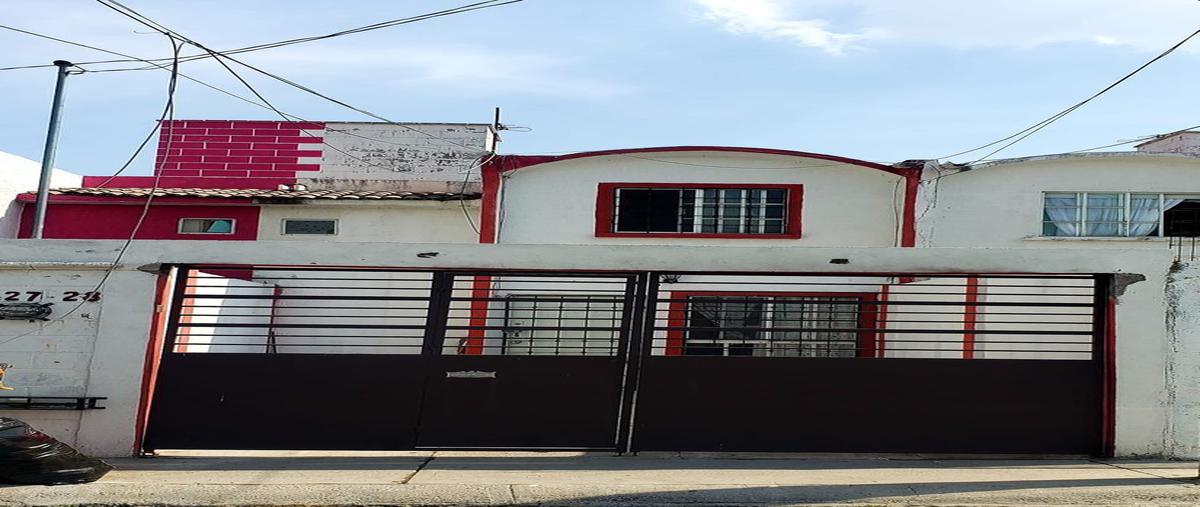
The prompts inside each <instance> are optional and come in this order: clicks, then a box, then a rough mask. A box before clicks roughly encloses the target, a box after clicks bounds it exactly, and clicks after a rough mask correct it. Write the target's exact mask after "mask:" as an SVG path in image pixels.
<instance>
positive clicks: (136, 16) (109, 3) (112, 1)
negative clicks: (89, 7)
mask: <svg viewBox="0 0 1200 507" xmlns="http://www.w3.org/2000/svg"><path fill="white" fill-rule="evenodd" d="M96 1H97V2H99V3H100V4H101V5H104V6H105V7H108V8H110V9H112V10H114V11H116V12H118V13H120V14H122V15H124V16H126V17H128V18H130V19H133V20H134V21H137V22H138V23H141V24H143V25H146V26H150V27H153V28H154V29H155V30H160V29H161V30H164V31H166V32H168V33H170V34H172V35H174V36H175V37H178V38H179V39H180V40H183V41H185V42H187V43H188V44H191V45H193V46H196V47H197V48H200V49H202V50H204V51H208V52H210V53H212V54H213V56H214V57H219V58H217V60H218V61H220V59H221V58H224V59H226V60H229V61H231V62H234V63H236V64H238V65H241V66H243V67H245V68H247V69H250V70H253V71H255V72H257V73H259V74H262V75H264V76H267V77H270V78H272V79H274V80H276V81H279V82H281V83H284V84H287V85H288V86H291V87H293V88H297V89H299V90H302V91H304V92H306V93H309V94H312V95H315V96H317V97H320V98H322V99H325V100H327V101H329V102H332V103H334V104H337V105H339V106H342V107H345V108H347V109H350V110H352V111H356V112H358V113H360V114H363V115H366V116H369V117H371V118H375V119H377V120H380V121H383V122H387V123H388V124H390V125H394V126H397V127H400V128H404V129H408V130H411V131H413V132H416V133H418V134H421V135H424V136H427V137H430V138H432V139H437V140H440V141H443V142H446V143H449V144H453V145H455V146H459V147H461V148H465V149H467V150H472V151H473V150H476V149H477V148H476V147H474V146H468V145H465V144H462V143H459V142H457V141H452V140H449V139H445V138H442V137H439V136H436V135H433V134H430V133H429V132H425V131H424V130H420V129H416V128H413V127H411V126H408V125H405V124H403V123H400V122H397V121H395V120H391V119H388V118H385V117H383V116H381V115H378V114H375V113H373V112H371V111H368V110H366V109H362V108H359V107H355V106H353V105H350V104H348V103H346V102H344V101H341V100H338V99H335V98H333V97H330V96H328V95H325V94H323V93H320V92H318V91H316V90H313V89H312V88H308V87H306V86H304V85H302V84H299V83H297V82H295V81H292V80H290V79H287V78H284V77H282V76H279V75H277V74H273V73H270V72H267V71H265V70H262V69H260V68H258V67H255V66H253V65H250V64H248V63H246V62H243V61H241V60H238V59H236V58H233V57H231V56H228V55H225V54H222V53H221V52H219V51H215V50H212V49H210V48H208V47H206V46H204V45H203V44H200V43H198V42H196V41H194V40H192V39H189V38H187V37H186V36H184V35H183V34H180V33H179V32H176V31H173V30H171V29H169V28H166V27H164V26H162V25H161V24H159V23H157V22H156V21H154V20H152V19H150V18H147V17H146V16H144V15H142V14H140V13H138V12H137V11H134V10H133V9H130V8H129V7H126V6H125V5H122V4H121V3H120V2H117V1H116V0H96ZM226 68H228V67H226Z"/></svg>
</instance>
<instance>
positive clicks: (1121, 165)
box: [917, 152, 1200, 248]
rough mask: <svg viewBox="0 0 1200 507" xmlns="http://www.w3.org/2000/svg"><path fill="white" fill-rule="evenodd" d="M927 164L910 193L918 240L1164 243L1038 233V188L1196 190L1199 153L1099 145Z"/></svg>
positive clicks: (1065, 244)
mask: <svg viewBox="0 0 1200 507" xmlns="http://www.w3.org/2000/svg"><path fill="white" fill-rule="evenodd" d="M937 176H938V173H936V172H934V171H929V170H927V171H926V174H925V176H924V177H923V178H922V179H923V180H927V181H929V182H928V183H926V184H925V185H923V188H922V189H921V192H920V195H919V198H918V201H917V217H918V222H917V246H933V247H942V246H946V247H953V246H969V247H1031V248H1036V247H1055V248H1061V247H1071V246H1084V245H1086V247H1087V248H1165V245H1166V240H1165V239H1158V238H1042V237H1040V235H1041V233H1042V195H1043V193H1044V192H1148V193H1160V192H1161V193H1177V194H1186V193H1197V194H1200V157H1195V156H1188V155H1179V154H1153V153H1135V152H1128V153H1119V154H1109V153H1098V154H1091V155H1074V156H1058V155H1054V156H1047V157H1030V158H1028V159H1013V160H1007V161H1002V162H997V163H992V164H981V165H980V166H978V167H977V168H975V169H972V170H970V171H965V172H961V173H943V176H942V178H941V179H938V180H936V181H933V180H934V178H935V177H937Z"/></svg>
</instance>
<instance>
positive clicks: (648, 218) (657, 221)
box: [611, 188, 788, 235]
mask: <svg viewBox="0 0 1200 507" xmlns="http://www.w3.org/2000/svg"><path fill="white" fill-rule="evenodd" d="M613 199H614V203H613V216H612V220H613V223H612V224H611V225H612V230H613V232H624V233H638V232H644V233H656V232H657V233H662V232H668V233H669V232H675V233H702V234H704V233H707V234H764V235H769V234H784V233H785V232H786V231H787V228H788V224H787V201H788V190H787V189H784V188H753V189H750V188H706V189H689V188H618V189H616V191H615V192H614V194H613Z"/></svg>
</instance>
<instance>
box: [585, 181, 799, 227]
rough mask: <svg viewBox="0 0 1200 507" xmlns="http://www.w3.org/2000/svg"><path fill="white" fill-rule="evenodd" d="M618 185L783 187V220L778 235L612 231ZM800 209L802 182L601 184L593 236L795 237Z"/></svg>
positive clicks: (597, 191) (654, 186)
mask: <svg viewBox="0 0 1200 507" xmlns="http://www.w3.org/2000/svg"><path fill="white" fill-rule="evenodd" d="M618 188H682V189H703V188H748V189H766V188H781V189H784V190H787V192H788V196H787V210H786V213H787V214H786V217H785V218H786V223H787V230H786V231H784V232H783V233H782V234H742V233H698V232H649V233H647V232H615V231H613V230H611V227H612V224H613V213H614V209H613V208H614V206H615V204H616V191H617V189H618ZM803 208H804V185H795V184H782V183H780V184H770V183H601V184H600V185H599V186H598V188H597V189H596V237H598V238H736V239H796V238H799V237H800V232H801V223H802V218H801V210H802V209H803Z"/></svg>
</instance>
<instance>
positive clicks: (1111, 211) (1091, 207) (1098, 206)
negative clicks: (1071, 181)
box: [1084, 194, 1125, 236]
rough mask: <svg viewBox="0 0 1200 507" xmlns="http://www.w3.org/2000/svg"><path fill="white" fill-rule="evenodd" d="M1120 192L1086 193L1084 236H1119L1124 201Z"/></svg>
mask: <svg viewBox="0 0 1200 507" xmlns="http://www.w3.org/2000/svg"><path fill="white" fill-rule="evenodd" d="M1122 197H1123V195H1122V194H1088V196H1087V209H1086V213H1087V231H1085V233H1084V235H1085V236H1120V235H1121V222H1123V220H1122V215H1124V214H1125V213H1124V212H1125V203H1124V202H1123V199H1122Z"/></svg>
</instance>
